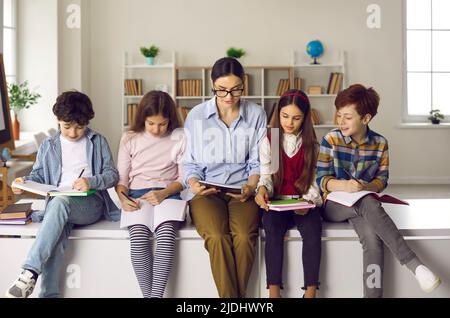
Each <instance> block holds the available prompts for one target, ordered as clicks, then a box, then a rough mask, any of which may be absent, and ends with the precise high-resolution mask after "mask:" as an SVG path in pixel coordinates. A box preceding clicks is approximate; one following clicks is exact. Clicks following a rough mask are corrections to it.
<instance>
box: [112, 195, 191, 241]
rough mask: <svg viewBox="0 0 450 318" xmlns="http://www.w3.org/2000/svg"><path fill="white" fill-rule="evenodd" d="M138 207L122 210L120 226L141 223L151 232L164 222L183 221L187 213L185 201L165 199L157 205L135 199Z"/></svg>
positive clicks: (124, 226)
mask: <svg viewBox="0 0 450 318" xmlns="http://www.w3.org/2000/svg"><path fill="white" fill-rule="evenodd" d="M136 201H138V202H139V205H140V209H139V210H137V211H133V212H126V211H123V210H122V215H121V217H120V227H121V228H126V227H129V226H131V225H136V224H143V225H145V226H147V227H148V228H149V229H150V231H152V232H153V233H154V232H155V230H156V229H157V228H158V226H159V225H161V224H162V223H164V222H167V221H184V220H185V218H186V213H187V201H185V200H174V199H166V200H164V201H162V202H161V203H160V204H158V205H155V206H153V205H151V204H150V203H149V202H147V201H146V200H140V199H136Z"/></svg>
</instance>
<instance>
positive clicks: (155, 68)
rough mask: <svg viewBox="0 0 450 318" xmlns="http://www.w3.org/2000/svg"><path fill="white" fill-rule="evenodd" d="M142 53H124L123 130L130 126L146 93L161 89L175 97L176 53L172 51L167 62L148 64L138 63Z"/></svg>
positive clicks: (141, 58) (141, 59)
mask: <svg viewBox="0 0 450 318" xmlns="http://www.w3.org/2000/svg"><path fill="white" fill-rule="evenodd" d="M143 60H144V58H143V57H142V56H141V55H136V56H131V54H129V53H128V52H126V53H125V55H124V63H123V81H122V130H123V131H126V130H127V129H128V128H129V127H130V120H129V119H130V118H129V117H132V116H133V111H135V109H136V108H137V104H138V103H139V101H140V100H141V99H142V97H143V96H144V94H145V93H147V92H149V91H151V90H155V89H159V90H164V91H166V92H167V93H169V94H170V95H171V96H172V98H175V96H176V94H175V65H176V53H175V52H172V55H171V60H170V61H169V62H167V63H162V64H155V65H148V64H144V63H136V61H139V62H141V61H143Z"/></svg>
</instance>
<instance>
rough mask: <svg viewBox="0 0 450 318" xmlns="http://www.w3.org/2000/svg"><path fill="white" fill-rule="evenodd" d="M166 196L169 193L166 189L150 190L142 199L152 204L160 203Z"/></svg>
mask: <svg viewBox="0 0 450 318" xmlns="http://www.w3.org/2000/svg"><path fill="white" fill-rule="evenodd" d="M166 198H167V194H166V192H165V191H164V190H157V191H150V192H147V193H146V194H144V195H143V196H142V197H140V199H142V200H146V201H147V202H148V203H150V204H151V205H159V204H161V202H163V201H164V199H166Z"/></svg>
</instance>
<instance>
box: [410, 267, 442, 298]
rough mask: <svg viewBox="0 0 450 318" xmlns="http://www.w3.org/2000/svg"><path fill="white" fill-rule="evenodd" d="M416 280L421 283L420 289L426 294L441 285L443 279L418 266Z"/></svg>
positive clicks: (426, 268)
mask: <svg viewBox="0 0 450 318" xmlns="http://www.w3.org/2000/svg"><path fill="white" fill-rule="evenodd" d="M416 279H417V281H418V282H419V285H420V288H422V290H423V291H424V292H426V293H431V292H432V291H433V290H434V289H435V288H436V287H438V286H439V285H440V284H441V279H440V278H439V277H437V276H436V275H435V274H434V273H433V272H432V271H431V270H430V269H429V268H428V267H426V266H424V265H419V266H417V268H416Z"/></svg>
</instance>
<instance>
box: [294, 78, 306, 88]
mask: <svg viewBox="0 0 450 318" xmlns="http://www.w3.org/2000/svg"><path fill="white" fill-rule="evenodd" d="M294 88H295V89H298V90H304V80H303V78H301V77H296V78H294Z"/></svg>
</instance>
